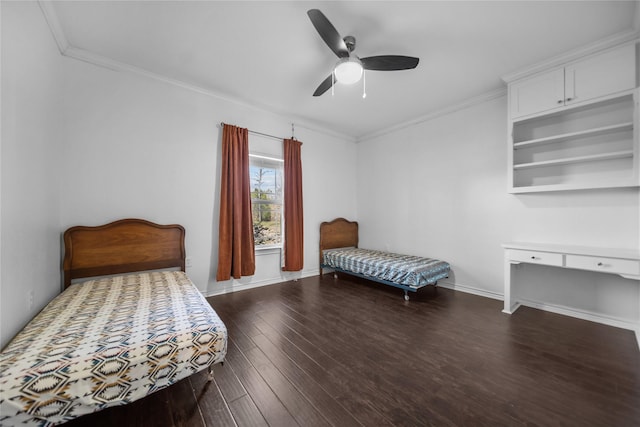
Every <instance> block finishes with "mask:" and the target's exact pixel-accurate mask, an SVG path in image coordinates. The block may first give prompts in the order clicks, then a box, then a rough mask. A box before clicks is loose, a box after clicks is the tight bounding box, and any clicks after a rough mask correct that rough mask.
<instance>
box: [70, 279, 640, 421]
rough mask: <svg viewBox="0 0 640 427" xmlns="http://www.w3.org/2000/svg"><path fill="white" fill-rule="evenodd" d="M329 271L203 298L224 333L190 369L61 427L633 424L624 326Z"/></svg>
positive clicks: (631, 344)
mask: <svg viewBox="0 0 640 427" xmlns="http://www.w3.org/2000/svg"><path fill="white" fill-rule="evenodd" d="M402 295H403V294H402V291H400V290H398V289H394V288H391V287H387V286H384V285H379V284H376V283H372V282H367V281H364V280H360V279H355V278H349V277H341V278H340V279H338V280H334V279H333V278H332V277H331V276H330V275H329V276H325V277H324V279H323V280H320V279H319V277H311V278H306V279H302V280H300V281H298V282H287V283H282V284H277V285H271V286H266V287H262V288H257V289H252V290H248V291H242V292H236V293H232V294H226V295H220V296H216V297H211V298H208V300H209V301H210V302H211V305H212V306H213V307H214V308H215V309H216V311H217V312H218V314H219V315H220V317H221V318H222V319H223V321H224V322H225V324H226V325H227V328H228V330H229V337H230V339H229V348H228V353H227V358H226V361H225V363H224V366H220V365H218V366H216V368H215V375H216V377H215V381H213V382H207V380H206V374H205V373H201V374H196V375H194V376H192V377H190V378H187V379H185V380H183V381H181V382H180V383H178V384H175V385H173V386H171V387H169V388H167V389H164V390H162V391H159V392H157V393H155V394H153V395H151V396H149V397H147V398H145V399H142V400H140V401H137V402H134V403H132V404H130V405H126V406H122V407H116V408H110V409H107V410H105V411H102V412H98V413H95V414H91V415H88V416H85V417H82V418H79V419H77V420H74V421H72V422H70V423H68V424H67V425H69V426H100V425H105V426H205V425H206V426H234V425H238V426H267V425H268V426H278V427H279V426H305V427H307V426H330V425H333V426H340V427H342V426H492V427H495V426H580V427H585V426H615V427H626V426H629V427H632V426H640V351H639V350H638V346H637V344H636V341H635V337H634V334H633V333H632V332H631V331H627V330H622V329H617V328H612V327H608V326H603V325H600V324H595V323H591V322H586V321H582V320H577V319H573V318H569V317H564V316H560V315H555V314H552V313H547V312H543V311H539V310H534V309H530V308H526V307H523V308H520V309H519V310H518V311H517V312H516V313H515V314H514V315H512V316H508V315H505V314H503V313H501V312H500V310H501V308H502V302H501V301H496V300H491V299H487V298H482V297H479V296H474V295H469V294H465V293H461V292H455V291H452V290H448V289H442V288H439V289H434V288H433V287H428V288H425V289H423V290H421V291H420V292H418V294H417V295H416V294H412V295H411V296H412V298H411V301H409V302H405V301H404V300H403V299H402Z"/></svg>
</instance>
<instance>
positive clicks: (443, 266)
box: [322, 248, 450, 288]
mask: <svg viewBox="0 0 640 427" xmlns="http://www.w3.org/2000/svg"><path fill="white" fill-rule="evenodd" d="M322 256H323V264H324V266H326V267H329V268H339V269H341V270H345V271H350V272H353V273H358V274H362V275H365V276H368V277H372V278H374V279H378V280H384V281H387V282H393V283H397V284H400V285H406V286H410V287H412V288H420V287H422V286H425V285H428V284H433V283H435V282H437V281H438V280H440V279H443V278H445V277H447V276H448V275H449V269H450V267H449V264H448V263H446V262H444V261H440V260H437V259H433V258H422V257H418V256H412V255H400V254H395V253H390V252H382V251H375V250H369V249H360V248H337V249H325V250H324V251H323V253H322Z"/></svg>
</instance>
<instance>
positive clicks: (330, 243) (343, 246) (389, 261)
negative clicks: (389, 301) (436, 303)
mask: <svg viewBox="0 0 640 427" xmlns="http://www.w3.org/2000/svg"><path fill="white" fill-rule="evenodd" d="M323 268H330V269H332V270H334V271H338V272H341V273H346V274H351V275H354V276H358V277H363V278H365V279H368V280H372V281H375V282H379V283H383V284H385V285H389V286H393V287H396V288H400V289H402V290H404V299H405V300H407V301H408V300H409V292H417V291H418V289H420V288H422V287H424V286H427V285H434V286H436V285H437V283H438V280H440V279H443V278H445V277H448V276H449V270H450V266H449V264H448V263H446V262H444V261H440V260H438V259H434V258H423V257H417V256H412V255H401V254H396V253H390V252H382V251H376V250H368V249H361V248H358V223H357V222H355V221H348V220H346V219H344V218H336V219H334V220H333V221H330V222H323V223H322V224H320V277H322V274H323Z"/></svg>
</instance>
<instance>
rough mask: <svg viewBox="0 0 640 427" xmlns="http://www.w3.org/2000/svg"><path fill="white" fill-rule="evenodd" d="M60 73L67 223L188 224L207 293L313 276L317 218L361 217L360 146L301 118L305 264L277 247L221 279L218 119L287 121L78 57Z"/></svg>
mask: <svg viewBox="0 0 640 427" xmlns="http://www.w3.org/2000/svg"><path fill="white" fill-rule="evenodd" d="M64 81H65V87H64V98H63V104H64V108H63V109H62V122H63V123H64V130H63V134H64V139H65V143H64V147H63V148H64V159H65V160H64V161H65V165H66V167H65V168H64V172H63V174H62V192H61V216H62V228H63V229H64V228H66V227H69V226H73V225H78V224H84V225H98V224H102V223H105V222H108V221H112V220H116V219H119V218H125V217H137V218H145V219H148V220H151V221H154V222H158V223H179V224H182V225H183V226H184V227H185V228H186V230H187V242H186V244H187V256H188V257H190V258H191V259H192V267H190V268H188V269H187V270H188V273H189V274H190V276H191V278H192V279H193V281H194V282H195V283H196V285H197V286H198V287H199V288H200V289H201V290H202V291H203V292H204V293H206V294H215V293H219V292H224V291H229V290H236V289H242V288H245V287H251V286H254V285H259V284H265V283H275V282H279V281H282V280H283V278H289V277H300V276H301V275H302V276H305V275H312V274H316V272H317V267H318V266H317V262H316V260H317V242H318V231H317V230H318V227H319V224H320V222H322V221H325V220H327V219H332V218H333V217H334V216H354V215H355V209H356V205H355V188H356V185H355V170H354V168H353V165H354V164H355V161H356V160H355V155H356V145H355V144H354V143H353V142H350V141H347V140H345V139H341V138H338V137H334V136H329V135H327V134H326V133H320V132H317V131H312V130H309V129H306V128H304V127H302V126H300V125H298V126H296V138H298V139H299V140H301V141H303V142H304V145H303V149H302V156H303V158H302V161H303V180H304V184H303V185H304V215H305V266H304V271H303V272H302V273H288V274H287V275H284V274H283V273H281V272H280V271H279V266H280V264H279V263H280V260H279V256H278V254H274V255H268V254H261V256H260V257H259V259H258V260H257V271H256V275H255V276H253V277H248V278H243V279H241V280H238V281H231V282H227V283H217V282H215V271H216V266H217V235H218V211H219V206H218V195H219V182H218V180H219V174H220V169H219V165H220V160H219V154H220V151H221V148H220V137H221V130H220V127H219V124H220V122H221V121H222V122H225V123H230V124H235V125H238V126H242V127H248V128H249V129H254V130H257V131H259V132H263V133H268V134H273V135H281V136H290V134H291V121H290V120H288V119H287V118H283V117H280V116H276V115H273V114H269V113H266V112H264V111H260V110H255V109H252V108H250V107H246V106H242V105H238V104H233V103H230V102H226V101H221V100H219V99H218V98H214V97H212V96H209V95H205V94H202V93H197V92H194V91H190V90H186V89H184V88H181V87H177V86H173V85H169V84H166V83H163V82H160V81H156V80H153V79H149V78H146V77H142V76H139V75H136V74H131V73H126V72H116V71H112V70H109V69H105V68H99V67H96V66H94V65H91V64H87V63H84V62H80V61H75V60H72V59H67V60H65V80H64ZM250 138H251V136H250ZM273 143H274V144H277V143H278V142H276V141H274V142H273ZM336 153H340V155H336ZM265 257H266V258H265Z"/></svg>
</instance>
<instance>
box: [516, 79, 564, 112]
mask: <svg viewBox="0 0 640 427" xmlns="http://www.w3.org/2000/svg"><path fill="white" fill-rule="evenodd" d="M509 93H510V96H511V117H520V116H526V115H529V114H533V113H539V112H541V111H547V110H552V109H554V108H558V107H559V106H562V105H564V68H559V69H556V70H552V71H547V72H545V73H541V74H538V75H536V76H534V77H530V78H528V79H525V80H522V81H519V82H517V83H514V84H513V85H511V88H510V92H509Z"/></svg>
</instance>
